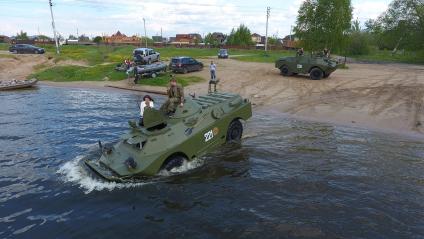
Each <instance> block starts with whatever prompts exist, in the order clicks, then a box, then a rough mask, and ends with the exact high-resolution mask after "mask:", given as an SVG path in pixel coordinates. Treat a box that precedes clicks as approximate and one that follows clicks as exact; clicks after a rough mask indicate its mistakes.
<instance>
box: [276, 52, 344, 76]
mask: <svg viewBox="0 0 424 239" xmlns="http://www.w3.org/2000/svg"><path fill="white" fill-rule="evenodd" d="M275 67H276V68H278V69H279V70H280V72H281V74H282V75H283V76H292V75H297V74H309V76H310V78H311V79H312V80H321V79H322V78H327V77H329V76H330V75H331V73H333V72H334V71H335V70H336V69H337V62H336V61H335V60H333V59H331V58H329V57H324V56H320V55H301V56H299V55H298V56H295V57H282V58H280V59H278V60H277V61H276V62H275Z"/></svg>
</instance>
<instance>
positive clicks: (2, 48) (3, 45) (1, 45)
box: [0, 43, 10, 51]
mask: <svg viewBox="0 0 424 239" xmlns="http://www.w3.org/2000/svg"><path fill="white" fill-rule="evenodd" d="M9 46H10V45H9V44H8V43H0V51H8V50H9Z"/></svg>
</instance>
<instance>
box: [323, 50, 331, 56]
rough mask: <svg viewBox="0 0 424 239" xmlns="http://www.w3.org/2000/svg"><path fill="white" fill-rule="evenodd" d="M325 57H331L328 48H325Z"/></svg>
mask: <svg viewBox="0 0 424 239" xmlns="http://www.w3.org/2000/svg"><path fill="white" fill-rule="evenodd" d="M323 53H324V57H330V51H329V50H328V49H327V48H324V51H323Z"/></svg>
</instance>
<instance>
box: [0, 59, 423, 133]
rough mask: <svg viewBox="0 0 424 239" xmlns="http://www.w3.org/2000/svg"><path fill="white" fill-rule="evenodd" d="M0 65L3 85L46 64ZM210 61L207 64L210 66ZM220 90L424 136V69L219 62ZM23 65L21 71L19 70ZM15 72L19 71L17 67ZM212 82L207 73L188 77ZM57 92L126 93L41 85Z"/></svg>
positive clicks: (322, 117)
mask: <svg viewBox="0 0 424 239" xmlns="http://www.w3.org/2000/svg"><path fill="white" fill-rule="evenodd" d="M17 58H18V59H14V58H3V59H0V80H1V79H12V78H16V79H18V78H19V77H24V76H25V75H28V74H29V73H31V71H32V68H33V67H34V66H35V65H37V64H40V63H43V62H47V63H48V60H47V59H46V58H43V56H35V59H34V58H31V56H29V55H25V56H22V57H21V56H18V57H17ZM208 62H209V61H204V63H205V64H208ZM215 62H216V63H217V66H218V78H219V79H220V80H221V82H220V85H219V87H218V88H219V90H221V91H231V92H236V93H239V94H241V95H242V96H244V97H247V98H249V99H251V101H252V103H253V104H254V107H255V108H264V109H271V110H272V111H274V112H282V113H285V114H287V115H291V116H295V117H301V118H304V119H309V120H317V121H325V122H335V123H338V124H344V125H354V126H363V127H369V128H378V129H383V130H389V131H394V132H400V133H414V134H423V133H424V128H423V127H424V125H423V124H424V104H423V101H424V66H416V65H405V64H349V69H347V70H337V71H336V72H335V73H334V74H332V75H331V77H330V78H328V79H325V80H321V81H312V80H309V78H307V77H306V76H296V77H282V76H281V75H280V74H279V71H278V70H277V69H275V68H274V66H273V64H270V63H249V62H241V61H235V60H231V59H230V60H224V59H220V60H215ZM17 64H19V68H17V67H16V65H17ZM13 66H15V67H13ZM190 74H192V75H196V76H201V77H203V78H205V79H208V78H209V72H208V70H207V67H205V70H204V71H202V72H194V73H190ZM40 84H46V85H51V86H59V87H82V88H97V89H100V88H104V86H105V85H115V86H118V87H128V81H126V80H124V81H118V82H95V81H84V82H69V83H68V82H41V83H40ZM129 87H130V88H133V89H134V88H136V89H139V90H154V91H164V88H163V87H148V86H132V85H130V86H129ZM206 91H207V81H204V82H202V83H198V84H195V85H191V86H189V87H186V89H185V92H186V94H188V93H194V92H195V93H196V94H197V95H199V94H203V93H205V92H206Z"/></svg>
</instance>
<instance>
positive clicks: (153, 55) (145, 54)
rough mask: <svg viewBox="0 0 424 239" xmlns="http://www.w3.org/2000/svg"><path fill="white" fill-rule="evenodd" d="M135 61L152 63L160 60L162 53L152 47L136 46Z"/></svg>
mask: <svg viewBox="0 0 424 239" xmlns="http://www.w3.org/2000/svg"><path fill="white" fill-rule="evenodd" d="M133 56H134V62H135V63H137V64H151V63H152V62H155V61H159V58H160V54H159V53H158V52H155V50H153V49H151V48H136V49H134V51H133Z"/></svg>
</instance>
